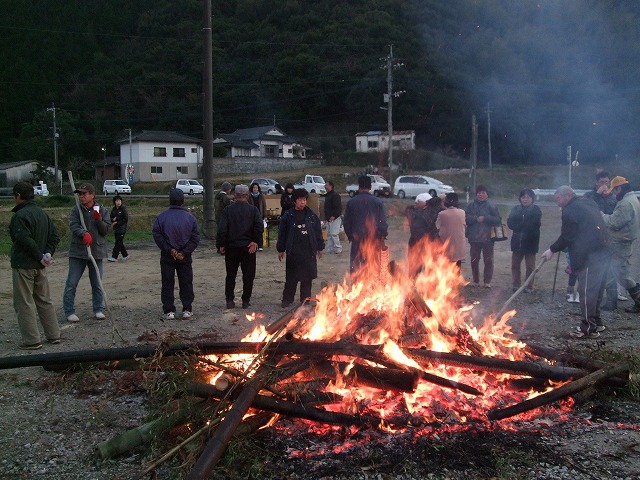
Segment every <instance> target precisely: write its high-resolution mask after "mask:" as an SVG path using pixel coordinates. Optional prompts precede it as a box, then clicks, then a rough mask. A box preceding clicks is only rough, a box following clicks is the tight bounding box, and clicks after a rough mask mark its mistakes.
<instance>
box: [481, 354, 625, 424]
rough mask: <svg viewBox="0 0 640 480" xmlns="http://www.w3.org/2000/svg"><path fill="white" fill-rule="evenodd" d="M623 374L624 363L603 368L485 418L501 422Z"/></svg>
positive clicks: (497, 410) (501, 409) (489, 414)
mask: <svg viewBox="0 0 640 480" xmlns="http://www.w3.org/2000/svg"><path fill="white" fill-rule="evenodd" d="M623 372H627V375H628V372H629V365H627V364H626V363H622V364H620V365H615V366H613V367H607V368H603V369H601V370H597V371H595V372H593V373H590V374H589V375H587V376H585V377H582V378H580V379H578V380H574V381H573V382H569V383H567V384H565V385H562V386H561V387H558V388H556V389H555V390H552V391H550V392H547V393H543V394H542V395H540V396H537V397H534V398H530V399H529V400H525V401H524V402H521V403H518V404H516V405H512V406H510V407H507V408H494V409H493V410H489V413H488V414H487V416H488V417H489V420H503V419H505V418H509V417H513V416H514V415H518V414H519V413H524V412H527V411H529V410H533V409H534V408H539V407H542V406H543V405H547V404H549V403H552V402H555V401H557V400H562V399H563V398H566V397H568V396H569V395H572V394H574V393H577V392H580V391H582V390H585V389H587V388H590V387H592V386H593V385H595V384H596V383H598V382H601V381H602V380H605V379H607V378H609V377H612V376H616V375H620V374H622V373H623Z"/></svg>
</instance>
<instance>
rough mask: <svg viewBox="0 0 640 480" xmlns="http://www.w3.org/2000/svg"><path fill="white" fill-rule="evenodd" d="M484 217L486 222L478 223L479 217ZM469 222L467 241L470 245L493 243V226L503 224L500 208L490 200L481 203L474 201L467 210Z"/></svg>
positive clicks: (466, 215)
mask: <svg viewBox="0 0 640 480" xmlns="http://www.w3.org/2000/svg"><path fill="white" fill-rule="evenodd" d="M481 216H484V221H483V222H482V223H478V217H481ZM465 220H466V222H467V239H468V240H469V243H491V242H492V240H491V226H492V225H493V226H498V225H500V224H501V223H502V219H501V218H500V212H498V208H497V207H496V206H495V205H493V204H492V203H490V202H489V201H488V200H486V201H484V202H480V201H478V200H474V201H473V202H471V203H470V204H469V205H467V208H466V209H465Z"/></svg>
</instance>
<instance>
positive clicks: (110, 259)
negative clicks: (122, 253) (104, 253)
mask: <svg viewBox="0 0 640 480" xmlns="http://www.w3.org/2000/svg"><path fill="white" fill-rule="evenodd" d="M115 261H116V259H115V258H113V257H109V258H107V262H115Z"/></svg>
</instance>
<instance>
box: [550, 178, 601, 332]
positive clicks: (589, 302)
mask: <svg viewBox="0 0 640 480" xmlns="http://www.w3.org/2000/svg"><path fill="white" fill-rule="evenodd" d="M554 196H555V199H556V204H557V205H558V206H559V207H560V208H561V209H562V227H561V231H560V236H559V237H558V239H557V240H556V241H555V242H554V243H553V244H552V245H551V246H550V247H549V249H548V250H546V251H545V252H544V253H543V254H542V256H543V257H544V258H546V259H547V260H550V259H551V257H552V256H553V254H554V253H556V252H561V251H562V250H564V249H565V248H568V249H569V258H570V262H571V271H572V272H574V273H575V274H577V275H578V293H579V294H580V312H581V322H580V327H578V329H577V331H576V332H572V335H574V336H576V337H578V338H598V337H599V336H600V333H599V332H602V331H603V330H604V329H605V326H604V324H603V323H602V319H601V318H600V302H601V300H602V295H603V293H604V283H603V280H604V277H605V274H606V272H607V268H608V265H609V261H610V259H611V251H610V250H609V246H608V244H609V234H608V233H607V227H606V225H605V223H604V220H603V218H602V214H601V213H600V210H599V209H598V205H596V203H595V202H594V201H593V200H590V199H588V198H585V197H579V198H578V197H576V195H575V193H574V191H573V190H572V189H571V187H569V186H567V185H563V186H561V187H560V188H558V190H556V193H555V195H554Z"/></svg>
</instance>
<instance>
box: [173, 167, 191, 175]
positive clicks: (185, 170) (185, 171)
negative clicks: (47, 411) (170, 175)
mask: <svg viewBox="0 0 640 480" xmlns="http://www.w3.org/2000/svg"><path fill="white" fill-rule="evenodd" d="M176 169H177V170H178V173H180V174H182V175H187V174H188V173H189V167H176Z"/></svg>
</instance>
